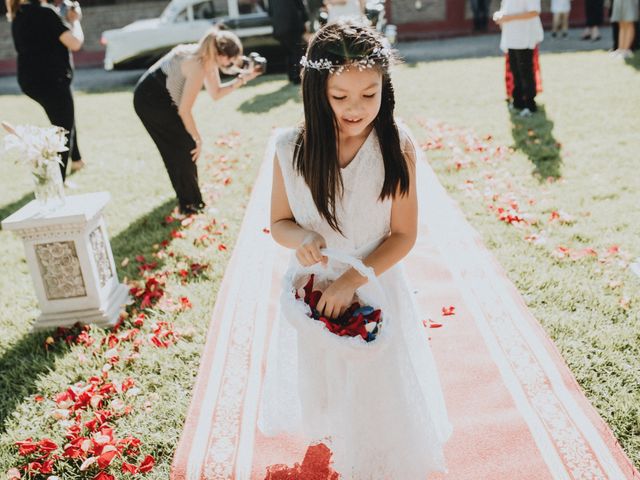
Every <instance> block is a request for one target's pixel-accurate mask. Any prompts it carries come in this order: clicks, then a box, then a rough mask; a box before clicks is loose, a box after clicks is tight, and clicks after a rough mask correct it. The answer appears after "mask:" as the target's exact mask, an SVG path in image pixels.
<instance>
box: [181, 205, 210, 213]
mask: <svg viewBox="0 0 640 480" xmlns="http://www.w3.org/2000/svg"><path fill="white" fill-rule="evenodd" d="M205 206H206V205H205V204H204V203H197V204H193V203H190V204H188V205H180V213H181V214H183V215H196V214H198V213H200V212H202V211H203V210H204V207H205Z"/></svg>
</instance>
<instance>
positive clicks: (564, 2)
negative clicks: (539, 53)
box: [551, 0, 571, 38]
mask: <svg viewBox="0 0 640 480" xmlns="http://www.w3.org/2000/svg"><path fill="white" fill-rule="evenodd" d="M569 12H571V0H551V13H553V26H552V28H551V36H552V37H555V36H556V35H557V34H558V33H560V31H562V36H563V37H564V38H566V37H567V35H568V34H569Z"/></svg>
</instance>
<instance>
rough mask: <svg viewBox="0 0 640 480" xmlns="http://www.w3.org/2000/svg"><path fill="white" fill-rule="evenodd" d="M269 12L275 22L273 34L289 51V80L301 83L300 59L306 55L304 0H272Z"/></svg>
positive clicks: (305, 12)
mask: <svg viewBox="0 0 640 480" xmlns="http://www.w3.org/2000/svg"><path fill="white" fill-rule="evenodd" d="M269 13H270V15H271V21H272V23H273V36H274V37H275V39H276V40H278V41H279V42H280V44H281V45H282V46H283V47H284V49H285V50H286V52H287V75H288V76H289V81H290V82H291V83H294V84H299V83H300V59H301V58H302V56H303V55H304V51H305V41H304V39H303V34H304V32H305V22H306V21H307V19H308V17H307V9H306V7H305V6H304V3H302V0H271V1H270V2H269Z"/></svg>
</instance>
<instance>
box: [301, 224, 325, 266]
mask: <svg viewBox="0 0 640 480" xmlns="http://www.w3.org/2000/svg"><path fill="white" fill-rule="evenodd" d="M326 246H327V242H326V241H325V240H324V238H323V237H322V235H320V234H319V233H316V232H308V233H307V235H306V236H305V237H304V240H302V243H301V244H300V246H299V247H298V248H296V258H297V259H298V262H300V265H302V266H303V267H310V266H311V265H315V264H316V263H319V262H320V263H322V264H323V265H326V264H327V261H328V258H327V257H325V256H323V255H322V254H321V253H320V249H321V248H326Z"/></svg>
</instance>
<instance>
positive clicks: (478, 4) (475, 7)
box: [470, 0, 491, 32]
mask: <svg viewBox="0 0 640 480" xmlns="http://www.w3.org/2000/svg"><path fill="white" fill-rule="evenodd" d="M470 2H471V11H472V12H473V30H474V31H476V32H485V31H486V30H487V28H488V27H489V4H490V3H491V1H490V0H470Z"/></svg>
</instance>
